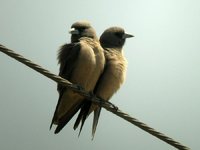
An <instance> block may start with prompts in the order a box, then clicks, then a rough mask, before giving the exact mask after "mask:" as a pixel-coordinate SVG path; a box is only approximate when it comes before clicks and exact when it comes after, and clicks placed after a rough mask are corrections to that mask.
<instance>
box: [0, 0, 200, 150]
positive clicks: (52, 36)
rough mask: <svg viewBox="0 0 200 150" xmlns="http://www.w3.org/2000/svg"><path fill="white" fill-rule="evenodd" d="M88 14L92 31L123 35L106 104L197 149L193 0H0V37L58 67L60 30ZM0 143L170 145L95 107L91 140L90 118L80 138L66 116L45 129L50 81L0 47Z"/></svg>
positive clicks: (197, 19) (199, 124)
mask: <svg viewBox="0 0 200 150" xmlns="http://www.w3.org/2000/svg"><path fill="white" fill-rule="evenodd" d="M85 19H86V20H89V21H90V22H91V24H92V25H93V27H94V28H95V29H96V31H97V34H98V36H99V35H100V34H101V33H102V32H103V31H104V29H106V28H107V27H110V26H113V25H115V26H122V27H124V28H125V29H126V31H127V32H128V33H131V34H134V35H135V38H132V39H128V40H127V42H126V45H125V47H124V52H125V55H126V57H127V60H128V62H129V63H128V73H127V79H126V82H125V84H124V85H123V87H122V88H121V89H120V91H119V92H118V93H117V94H116V95H115V96H114V97H113V98H112V102H113V103H114V104H116V105H117V106H119V108H120V109H122V110H123V111H125V112H127V113H129V114H130V115H131V116H134V117H136V118H137V119H139V120H141V121H143V122H145V123H147V124H148V125H149V126H151V127H153V128H155V129H156V130H158V131H161V132H163V133H165V134H166V135H168V136H170V137H172V138H174V139H176V140H178V141H179V142H181V143H183V144H185V145H187V146H189V147H190V148H192V149H196V150H197V149H199V147H200V140H199V139H200V138H199V135H200V121H199V115H200V110H199V106H200V102H199V100H200V92H199V89H200V67H199V66H200V59H199V57H200V51H199V47H200V30H199V27H200V1H198V0H176V1H174V0H167V1H166V0H146V1H145V0H127V1H125V0H123V1H116V0H110V1H107V0H101V1H94V0H84V1H78V0H57V1H49V0H34V1H33V0H0V43H1V44H4V45H5V46H7V47H8V48H11V49H13V50H15V51H16V52H17V53H20V54H22V55H23V56H25V57H27V58H29V59H31V60H33V61H34V62H36V63H38V64H40V65H41V66H43V67H45V68H47V69H48V70H50V71H52V72H53V73H56V74H57V73H58V68H59V66H58V65H57V60H56V55H57V50H58V48H59V46H60V45H62V44H64V43H66V42H69V40H70V38H69V37H70V35H69V34H68V30H69V28H70V26H71V24H72V23H73V22H75V21H78V20H85ZM0 71H1V72H0V149H1V150H11V149H15V150H25V149H26V150H35V149H38V150H40V149H49V150H55V149H56V150H66V149H88V150H89V149H97V150H102V149H104V150H111V149H115V150H122V149H137V150H144V149H162V150H168V149H174V148H173V147H171V146H169V145H167V144H166V143H164V142H162V141H160V140H158V139H157V138H155V137H153V136H151V135H149V134H148V133H146V132H144V131H143V130H141V129H139V128H137V127H136V126H133V125H131V124H130V123H128V122H126V121H124V120H123V119H121V118H118V117H116V116H115V115H113V114H111V113H110V112H107V111H106V110H103V111H102V114H101V117H100V121H99V125H98V128H97V132H96V136H95V139H94V140H93V141H91V123H92V116H91V117H89V119H88V120H87V121H86V124H85V127H84V129H83V132H82V134H81V136H80V137H79V138H78V132H77V131H75V132H74V131H73V129H72V127H73V123H74V121H75V120H74V119H73V120H72V121H71V122H70V123H69V124H68V125H67V126H66V127H65V128H64V129H63V131H62V132H61V133H60V134H58V135H54V134H53V131H49V125H50V122H51V118H52V115H53V112H54V109H55V106H56V103H57V99H58V93H57V91H56V83H55V82H53V81H51V80H50V79H48V78H46V77H44V76H42V75H40V74H39V73H37V72H35V71H33V70H32V69H30V68H28V67H26V66H24V65H22V64H21V63H19V62H17V61H15V60H14V59H11V58H10V57H8V56H7V55H5V54H3V53H0Z"/></svg>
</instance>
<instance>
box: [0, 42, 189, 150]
mask: <svg viewBox="0 0 200 150" xmlns="http://www.w3.org/2000/svg"><path fill="white" fill-rule="evenodd" d="M0 51H1V52H3V53H5V54H7V55H8V56H10V57H12V58H14V59H16V60H17V61H19V62H21V63H23V64H25V65H27V66H28V67H30V68H32V69H33V70H35V71H37V72H39V73H41V74H42V75H44V76H46V77H48V78H50V79H52V80H54V81H55V82H57V83H59V84H61V85H63V86H66V87H67V88H70V89H72V90H73V91H76V92H78V93H79V94H81V95H83V96H85V97H87V98H88V100H91V101H93V102H94V103H96V104H98V105H99V106H102V107H104V108H105V109H106V110H108V111H110V112H112V113H113V114H115V115H117V116H119V117H121V118H123V119H125V120H126V121H128V122H130V123H132V124H134V125H136V126H137V127H139V128H140V129H142V130H144V131H146V132H148V133H149V134H151V135H153V136H155V137H157V138H159V139H160V140H162V141H164V142H166V143H168V144H170V145H171V146H173V147H175V148H177V149H179V150H190V148H188V147H187V146H184V145H182V144H181V143H179V142H177V141H175V140H173V139H172V138H170V137H167V136H166V135H164V134H163V133H160V132H158V131H156V130H155V129H153V128H151V127H149V126H148V125H146V124H144V123H142V122H140V121H139V120H137V119H135V118H133V117H131V116H129V115H128V114H126V113H124V112H122V111H121V110H119V109H118V108H117V107H116V106H115V105H114V104H112V103H110V102H107V101H104V100H102V99H99V98H97V97H94V96H93V97H92V96H91V94H90V93H88V92H86V91H85V90H84V89H83V88H81V87H80V86H78V85H76V84H72V83H71V82H69V81H68V80H66V79H64V78H61V77H60V76H58V75H55V74H53V73H51V72H50V71H48V70H46V69H44V68H42V67H41V66H39V65H37V64H35V63H33V62H32V61H30V60H28V59H26V58H24V57H23V56H22V55H19V54H17V53H15V52H14V51H13V50H10V49H8V48H6V47H5V46H3V45H1V44H0Z"/></svg>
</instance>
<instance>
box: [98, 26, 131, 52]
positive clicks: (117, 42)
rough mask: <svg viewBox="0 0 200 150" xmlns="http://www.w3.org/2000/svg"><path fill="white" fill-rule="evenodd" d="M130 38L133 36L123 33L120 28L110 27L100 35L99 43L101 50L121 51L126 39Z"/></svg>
mask: <svg viewBox="0 0 200 150" xmlns="http://www.w3.org/2000/svg"><path fill="white" fill-rule="evenodd" d="M131 37H134V36H133V35H131V34H127V33H125V31H124V29H123V28H121V27H110V28H108V29H106V30H105V31H104V32H103V33H102V35H101V37H100V43H101V46H102V47H103V48H117V49H122V47H123V45H124V43H125V41H126V38H131Z"/></svg>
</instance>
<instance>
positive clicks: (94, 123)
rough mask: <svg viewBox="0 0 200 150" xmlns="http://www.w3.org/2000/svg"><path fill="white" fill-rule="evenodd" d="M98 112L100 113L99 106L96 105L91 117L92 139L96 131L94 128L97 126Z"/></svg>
mask: <svg viewBox="0 0 200 150" xmlns="http://www.w3.org/2000/svg"><path fill="white" fill-rule="evenodd" d="M100 113H101V107H97V108H96V109H95V110H94V118H93V125H92V139H94V135H95V132H96V128H97V124H98V121H99V116H100Z"/></svg>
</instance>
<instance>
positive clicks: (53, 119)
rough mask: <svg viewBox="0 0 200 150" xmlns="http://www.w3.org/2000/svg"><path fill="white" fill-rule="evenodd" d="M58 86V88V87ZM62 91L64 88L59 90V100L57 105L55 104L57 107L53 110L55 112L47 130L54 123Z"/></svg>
mask: <svg viewBox="0 0 200 150" xmlns="http://www.w3.org/2000/svg"><path fill="white" fill-rule="evenodd" d="M58 86H59V85H58ZM64 90H65V88H63V89H61V90H60V94H59V98H58V103H57V105H56V109H55V111H54V115H53V118H52V121H51V125H50V127H49V130H51V128H52V125H53V123H54V121H55V118H56V113H57V109H58V106H59V104H60V99H61V97H62V96H63V92H64Z"/></svg>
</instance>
